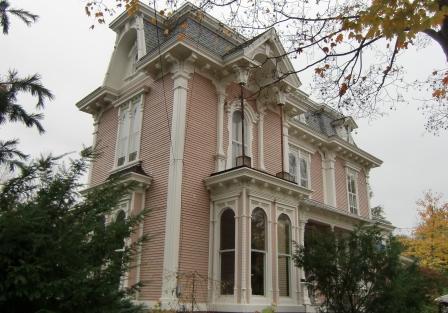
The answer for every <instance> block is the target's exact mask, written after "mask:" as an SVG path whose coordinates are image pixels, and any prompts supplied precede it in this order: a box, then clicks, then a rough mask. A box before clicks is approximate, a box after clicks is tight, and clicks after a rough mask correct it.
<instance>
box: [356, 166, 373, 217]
mask: <svg viewBox="0 0 448 313" xmlns="http://www.w3.org/2000/svg"><path fill="white" fill-rule="evenodd" d="M368 197H369V191H368V189H367V179H366V174H365V172H364V170H361V171H360V172H359V173H358V198H359V200H358V201H359V214H360V215H361V216H362V217H366V218H368V217H369V215H370V214H369V200H368V199H369V198H368Z"/></svg>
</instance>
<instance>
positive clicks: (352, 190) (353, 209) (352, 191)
mask: <svg viewBox="0 0 448 313" xmlns="http://www.w3.org/2000/svg"><path fill="white" fill-rule="evenodd" d="M356 176H357V175H356V172H355V171H353V170H348V171H347V191H348V206H349V209H350V213H353V214H358V195H357V188H356Z"/></svg>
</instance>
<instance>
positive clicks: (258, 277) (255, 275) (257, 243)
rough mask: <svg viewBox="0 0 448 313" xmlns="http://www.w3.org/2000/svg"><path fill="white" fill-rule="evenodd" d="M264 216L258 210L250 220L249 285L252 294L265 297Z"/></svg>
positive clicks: (261, 211)
mask: <svg viewBox="0 0 448 313" xmlns="http://www.w3.org/2000/svg"><path fill="white" fill-rule="evenodd" d="M266 237H267V236H266V214H265V213H264V211H263V210H262V209H260V208H256V209H255V210H254V211H253V212H252V219H251V285H252V294H253V295H259V296H264V295H265V268H266Z"/></svg>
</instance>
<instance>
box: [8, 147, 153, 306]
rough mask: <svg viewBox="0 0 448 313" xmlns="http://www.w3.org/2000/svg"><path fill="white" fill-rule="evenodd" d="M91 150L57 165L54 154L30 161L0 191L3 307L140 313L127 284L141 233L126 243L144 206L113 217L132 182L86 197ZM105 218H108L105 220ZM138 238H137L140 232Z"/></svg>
mask: <svg viewBox="0 0 448 313" xmlns="http://www.w3.org/2000/svg"><path fill="white" fill-rule="evenodd" d="M90 154H91V153H90V152H89V153H87V155H86V154H85V153H84V155H83V156H82V157H81V158H80V159H75V160H71V161H70V162H69V163H68V165H67V166H61V165H58V163H59V162H60V161H58V160H59V159H60V158H54V157H48V158H43V159H41V160H38V161H35V162H32V163H31V164H30V165H26V166H23V167H22V169H21V171H20V174H18V175H17V176H16V177H14V178H12V179H10V180H8V181H7V182H5V183H4V184H3V186H2V188H1V190H0V312H8V313H23V312H27V313H34V312H40V313H42V312H52V313H72V312H73V313H75V312H76V313H79V312H83V313H94V312H98V313H100V312H101V313H103V312H108V313H114V312H117V313H118V312H135V313H136V312H141V311H142V308H141V307H140V306H137V305H135V304H133V303H132V301H131V298H130V297H131V296H132V295H133V294H135V292H136V291H137V290H138V288H139V286H138V285H135V286H130V287H129V288H126V289H123V288H120V281H121V279H122V277H124V274H125V273H126V272H127V271H128V270H129V269H130V264H135V262H133V260H134V258H135V256H136V255H137V251H138V249H137V248H138V247H139V246H140V244H141V243H142V242H143V241H144V240H145V238H140V239H138V240H135V241H134V242H132V243H129V244H126V245H125V244H124V243H125V239H126V238H130V236H131V234H132V233H133V232H134V230H135V229H136V226H137V225H139V224H140V223H141V221H142V218H143V215H144V214H145V212H140V213H138V214H134V215H130V216H128V217H127V218H125V219H124V220H119V219H115V218H114V213H115V212H114V208H115V207H116V206H117V203H118V202H119V201H120V200H121V199H122V198H123V196H125V195H126V194H127V193H128V192H129V191H130V190H129V188H132V187H133V186H132V185H128V186H127V187H125V186H123V184H120V183H119V181H114V180H112V181H108V182H107V183H106V184H104V186H101V187H98V188H95V189H92V190H90V191H88V192H87V194H86V195H85V196H84V197H81V196H80V194H79V189H80V188H81V187H82V186H83V185H82V184H81V182H80V179H82V177H83V175H84V174H85V172H86V169H87V167H88V163H89V162H88V161H89V157H88V155H90ZM105 221H106V222H105ZM133 237H135V236H133Z"/></svg>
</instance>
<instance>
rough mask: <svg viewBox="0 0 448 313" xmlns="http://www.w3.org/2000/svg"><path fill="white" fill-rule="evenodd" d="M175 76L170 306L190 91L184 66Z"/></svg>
mask: <svg viewBox="0 0 448 313" xmlns="http://www.w3.org/2000/svg"><path fill="white" fill-rule="evenodd" d="M177 65H178V66H177V67H176V71H175V72H174V73H173V86H174V88H173V93H174V95H173V109H172V110H173V111H172V121H171V140H170V148H171V149H170V159H169V170H168V187H167V188H168V190H167V205H166V218H165V242H164V258H163V273H162V276H163V282H162V296H161V301H162V305H163V306H167V307H169V305H170V304H171V303H173V302H174V303H175V302H176V295H175V292H174V291H175V290H176V288H177V279H176V276H177V272H178V266H179V240H180V218H181V204H182V201H181V200H182V199H181V196H182V171H183V159H184V145H185V127H186V107H187V89H188V80H189V77H190V73H191V72H190V71H186V65H187V64H185V63H178V64H177Z"/></svg>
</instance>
